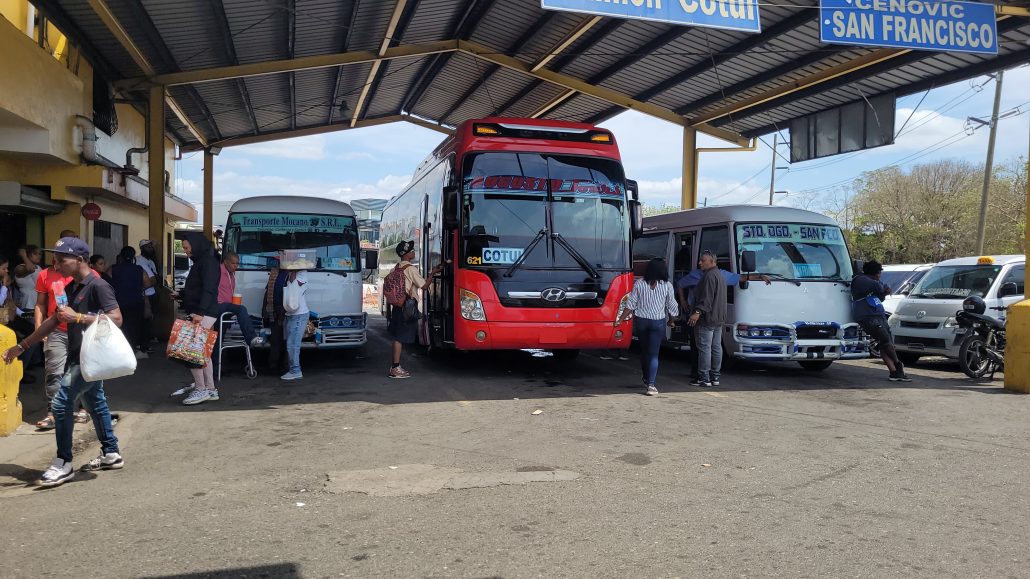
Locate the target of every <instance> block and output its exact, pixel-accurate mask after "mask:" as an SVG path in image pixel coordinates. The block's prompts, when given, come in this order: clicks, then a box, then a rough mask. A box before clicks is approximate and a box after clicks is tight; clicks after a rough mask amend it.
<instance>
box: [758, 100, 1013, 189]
mask: <svg viewBox="0 0 1030 579" xmlns="http://www.w3.org/2000/svg"><path fill="white" fill-rule="evenodd" d="M994 114H995V115H997V114H998V112H997V111H995V113H994ZM779 144H780V133H779V132H778V131H777V132H776V133H775V134H773V146H772V152H773V158H772V169H771V170H770V171H769V205H772V204H773V191H775V190H776V147H778V146H779Z"/></svg>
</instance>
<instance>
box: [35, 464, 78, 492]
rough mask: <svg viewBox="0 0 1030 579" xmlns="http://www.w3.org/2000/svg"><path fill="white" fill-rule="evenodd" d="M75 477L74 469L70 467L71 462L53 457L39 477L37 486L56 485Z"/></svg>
mask: <svg viewBox="0 0 1030 579" xmlns="http://www.w3.org/2000/svg"><path fill="white" fill-rule="evenodd" d="M73 478H75V471H74V470H73V469H72V463H70V462H65V461H64V460H62V459H60V458H55V459H54V461H53V462H51V463H50V467H49V468H47V469H46V472H44V473H43V476H41V477H39V486H41V487H56V486H57V485H62V484H64V483H66V482H68V481H70V480H72V479H73Z"/></svg>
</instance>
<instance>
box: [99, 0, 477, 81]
mask: <svg viewBox="0 0 1030 579" xmlns="http://www.w3.org/2000/svg"><path fill="white" fill-rule="evenodd" d="M91 1H94V2H96V1H99V0H91ZM456 50H458V42H457V41H455V40H441V41H436V42H427V43H425V44H404V45H401V46H394V47H391V48H388V49H387V50H386V53H385V54H384V55H383V56H379V55H378V54H377V53H375V52H370V51H366V50H362V51H355V52H340V53H336V54H319V55H316V56H302V57H299V58H294V59H286V60H270V61H266V62H255V63H253V64H239V65H235V66H216V67H212V68H201V69H197V70H189V71H184V72H173V73H169V74H157V75H151V76H147V77H142V78H132V79H127V80H124V81H121V82H119V83H116V85H115V86H116V87H118V88H119V89H121V90H131V89H135V88H138V87H140V86H145V85H148V84H160V85H165V86H175V85H180V84H195V83H201V82H213V81H218V80H227V79H231V78H246V77H248V76H261V75H265V74H276V73H280V72H290V71H297V70H314V69H319V68H330V67H334V66H343V65H348V64H362V63H366V62H375V61H378V60H393V59H395V58H411V57H416V56H426V55H429V54H438V53H443V52H454V51H456Z"/></svg>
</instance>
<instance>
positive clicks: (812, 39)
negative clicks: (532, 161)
mask: <svg viewBox="0 0 1030 579" xmlns="http://www.w3.org/2000/svg"><path fill="white" fill-rule="evenodd" d="M35 3H36V4H37V6H38V7H39V8H40V10H41V11H42V12H43V13H44V14H45V15H47V17H48V18H50V19H51V20H52V21H53V22H54V23H55V24H56V25H57V26H58V27H60V28H62V30H64V31H65V32H66V33H67V34H68V35H69V36H71V37H72V38H73V39H74V40H76V41H77V42H78V43H79V44H80V46H82V48H83V50H84V52H85V53H86V54H87V56H88V57H90V58H91V60H93V61H94V64H95V65H96V67H97V69H98V70H99V71H100V72H101V74H103V75H105V76H107V77H108V78H109V79H110V80H111V81H112V82H115V83H116V87H117V88H118V89H119V90H120V91H121V92H122V93H123V94H128V95H135V94H136V93H139V94H138V95H137V96H139V97H140V99H141V100H143V99H144V98H145V96H144V94H143V93H144V92H145V91H146V90H147V89H148V88H149V87H150V86H153V85H154V84H155V83H156V84H161V85H165V86H167V91H168V93H167V94H168V98H167V99H166V102H167V103H168V110H167V115H166V118H167V119H168V126H167V129H168V131H169V133H170V134H171V135H173V137H174V138H175V139H177V140H178V142H179V143H180V145H182V146H183V147H184V148H187V149H189V148H200V147H203V146H205V145H218V146H229V145H235V144H245V143H250V142H259V141H263V140H269V139H273V138H284V137H289V136H298V135H303V134H314V133H318V132H325V131H329V130H340V129H345V128H351V127H358V126H367V125H371V124H380V123H385V122H393V121H400V120H407V121H411V122H415V123H418V124H421V125H424V126H429V127H430V128H436V129H443V130H446V129H448V128H449V127H452V126H454V125H456V124H458V123H460V122H461V121H463V120H465V119H469V118H475V117H482V116H490V115H503V116H520V117H539V118H548V119H561V120H569V121H585V122H590V123H598V122H600V121H603V120H605V119H607V118H610V117H611V116H613V115H615V114H617V113H618V112H620V111H622V110H624V109H626V108H633V109H636V110H640V111H641V112H644V113H647V114H651V115H654V116H657V117H660V118H663V119H666V120H669V121H670V122H674V123H677V124H681V125H684V126H695V127H697V128H698V130H700V131H702V132H705V133H708V134H711V135H714V136H718V137H721V138H724V139H727V140H731V141H735V142H738V143H743V142H744V140H745V138H747V137H753V136H755V135H760V134H763V133H766V132H769V131H772V130H775V129H776V128H777V127H780V126H781V125H782V124H783V123H784V122H785V121H787V120H789V119H791V118H794V117H797V116H800V115H804V114H807V113H811V112H816V111H819V110H823V109H826V108H828V107H832V106H835V105H838V104H843V103H847V102H851V101H854V100H858V99H861V98H868V97H871V96H873V95H876V94H880V93H885V92H895V93H896V94H897V95H899V96H902V95H906V94H911V93H914V92H918V91H922V90H926V89H928V88H931V87H934V86H939V85H943V84H947V83H950V82H955V81H958V80H963V79H966V78H970V77H973V76H977V75H980V74H983V73H985V72H988V71H992V70H996V69H1000V68H1005V67H1011V66H1013V65H1017V64H1020V63H1024V62H1028V61H1030V43H1028V41H1030V18H1027V17H1026V16H1027V11H1026V8H1025V7H1026V6H1027V2H1010V3H1001V4H1002V6H999V8H998V12H999V16H998V18H999V22H998V35H999V42H998V45H999V54H998V56H996V57H993V56H982V55H974V54H955V53H939V52H925V51H908V50H896V49H866V48H855V47H843V46H834V45H826V44H821V43H820V42H819V31H818V27H817V25H818V21H817V18H818V10H817V6H818V3H817V2H815V0H784V1H782V2H778V3H776V4H775V5H765V4H764V3H763V5H762V6H761V16H762V32H761V33H760V34H749V33H742V32H731V31H725V30H715V29H710V28H700V27H687V26H672V25H665V24H660V23H655V22H648V21H633V20H620V19H612V18H603V17H599V16H590V15H580V14H573V13H567V12H552V11H546V10H543V9H541V8H540V6H539V1H538V0H507V1H504V2H496V1H493V0H192V1H183V0H35Z"/></svg>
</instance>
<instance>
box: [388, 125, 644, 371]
mask: <svg viewBox="0 0 1030 579" xmlns="http://www.w3.org/2000/svg"><path fill="white" fill-rule="evenodd" d="M637 197H638V194H637V188H636V183H635V182H633V181H629V180H627V179H626V178H625V175H624V174H623V169H622V164H621V162H620V156H619V148H618V146H617V145H616V143H615V138H614V137H613V136H612V134H611V133H610V132H609V131H607V130H605V129H601V128H598V127H595V126H592V125H588V124H582V123H568V122H561V121H548V120H540V119H521V118H501V117H490V118H484V119H476V120H469V121H466V122H464V123H462V124H460V125H458V127H457V128H456V129H455V131H454V134H453V135H452V136H450V137H448V138H447V139H445V140H444V142H443V143H441V144H440V145H439V146H438V147H437V148H436V150H434V151H433V153H432V154H431V155H429V157H427V158H426V159H425V160H424V161H423V162H422V164H421V165H419V167H418V169H417V170H416V171H415V174H414V176H413V177H412V180H411V183H410V184H409V185H408V186H407V188H405V190H404V191H403V192H402V193H401V194H399V195H397V196H396V197H394V198H393V199H392V200H391V201H390V203H389V204H388V205H387V206H386V208H385V209H384V211H383V220H382V223H381V228H380V247H381V251H380V266H379V273H380V279H382V278H383V277H385V276H386V274H387V273H389V271H390V270H391V269H392V268H393V267H394V266H395V265H396V263H397V261H398V257H397V255H396V253H395V252H394V248H395V247H396V245H397V243H398V242H400V241H403V240H407V239H414V240H415V243H416V245H415V247H416V252H417V254H418V258H417V262H418V264H419V265H420V269H421V271H422V272H428V271H429V270H430V269H432V268H433V267H435V266H436V265H437V264H440V263H443V264H445V266H444V268H443V272H442V273H441V274H439V275H437V276H435V277H434V279H432V280H430V283H429V285H428V286H427V288H426V291H425V293H424V294H423V296H422V297H423V300H422V303H423V313H424V317H423V320H422V326H421V328H420V334H419V335H420V340H421V342H422V343H423V344H424V345H427V346H429V347H430V348H447V347H451V348H457V349H459V350H487V349H498V350H500V349H546V350H552V351H553V352H554V353H555V354H556V355H558V356H563V357H574V356H575V355H576V354H577V353H578V352H579V349H581V348H626V347H628V346H629V343H630V339H631V336H630V334H631V333H632V332H631V327H630V326H631V324H630V323H626V324H623V326H620V327H614V324H613V322H614V321H615V319H616V315H617V314H618V313H619V310H620V308H622V307H624V306H625V301H626V296H627V294H628V293H629V290H630V289H631V287H632V284H633V273H632V269H631V268H632V253H631V251H630V244H631V239H632V238H633V237H634V235H638V234H639V231H640V228H641V225H640V223H641V213H640V204H639V201H638V198H637ZM383 307H384V308H385V305H384V306H383Z"/></svg>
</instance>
